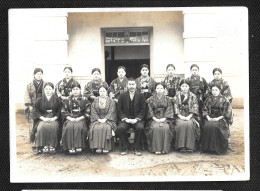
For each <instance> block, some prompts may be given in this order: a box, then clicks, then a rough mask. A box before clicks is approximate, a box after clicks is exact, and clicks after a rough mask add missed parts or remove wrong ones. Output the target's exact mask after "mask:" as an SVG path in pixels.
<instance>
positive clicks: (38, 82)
mask: <svg viewBox="0 0 260 191" xmlns="http://www.w3.org/2000/svg"><path fill="white" fill-rule="evenodd" d="M33 81H34V82H35V83H37V84H41V83H42V82H43V80H42V79H41V80H40V81H37V80H35V78H33Z"/></svg>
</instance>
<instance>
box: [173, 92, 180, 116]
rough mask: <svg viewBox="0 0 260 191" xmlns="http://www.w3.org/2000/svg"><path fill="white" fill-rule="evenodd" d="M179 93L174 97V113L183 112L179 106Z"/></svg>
mask: <svg viewBox="0 0 260 191" xmlns="http://www.w3.org/2000/svg"><path fill="white" fill-rule="evenodd" d="M178 95H179V94H177V95H176V96H174V98H173V107H174V108H173V109H174V114H175V115H179V114H181V113H180V108H179V99H178Z"/></svg>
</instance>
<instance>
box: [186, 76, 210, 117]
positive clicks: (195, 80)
mask: <svg viewBox="0 0 260 191" xmlns="http://www.w3.org/2000/svg"><path fill="white" fill-rule="evenodd" d="M187 80H188V81H189V82H190V91H191V92H192V93H194V94H195V95H196V96H197V100H198V103H199V117H200V116H201V114H202V107H203V102H204V101H205V99H206V97H207V94H208V91H209V87H208V83H207V81H206V80H205V79H204V78H203V77H201V76H191V77H189V78H187Z"/></svg>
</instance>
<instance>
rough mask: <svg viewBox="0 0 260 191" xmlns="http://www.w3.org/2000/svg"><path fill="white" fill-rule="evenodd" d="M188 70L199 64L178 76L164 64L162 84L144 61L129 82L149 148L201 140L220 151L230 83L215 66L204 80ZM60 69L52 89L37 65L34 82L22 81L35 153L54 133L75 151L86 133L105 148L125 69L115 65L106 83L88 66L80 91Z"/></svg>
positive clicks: (188, 145)
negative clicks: (141, 103)
mask: <svg viewBox="0 0 260 191" xmlns="http://www.w3.org/2000/svg"><path fill="white" fill-rule="evenodd" d="M194 70H195V71H196V72H198V70H199V67H198V66H196V65H195V66H192V67H191V71H192V74H193V75H192V76H191V77H190V78H188V79H186V80H181V79H180V78H178V77H176V76H174V71H175V67H174V65H172V64H170V65H168V66H167V72H168V76H167V77H166V78H165V80H164V81H163V83H155V81H154V80H153V79H152V78H151V77H149V76H148V72H149V70H148V66H147V65H143V66H142V69H141V74H142V75H141V77H140V78H138V79H136V80H135V83H136V86H137V90H138V91H140V92H141V93H142V94H143V96H144V97H145V99H146V100H147V101H146V102H147V107H148V108H147V115H146V119H145V121H146V125H145V129H144V132H145V134H146V137H147V144H148V149H149V151H151V152H154V153H155V154H161V153H168V152H169V151H170V145H171V143H172V140H174V148H175V149H178V150H180V151H182V152H192V151H193V150H195V149H196V143H199V141H200V139H201V150H202V151H216V152H217V153H219V154H221V153H225V152H226V150H227V147H228V138H229V123H230V120H231V112H232V110H231V104H230V101H232V96H231V93H230V88H229V86H228V85H227V83H226V82H225V81H223V80H222V79H221V77H219V76H221V75H220V74H221V73H222V71H221V70H220V69H218V68H217V69H214V70H213V75H214V77H215V76H218V77H215V79H214V80H213V81H212V82H210V83H209V85H208V84H207V83H206V81H205V79H204V78H201V77H200V76H198V73H197V74H196V75H195V74H194ZM64 73H65V76H66V77H65V78H64V79H63V80H62V81H60V82H59V83H58V84H57V85H56V88H55V89H54V85H53V84H52V83H45V82H43V81H42V79H41V76H42V74H43V71H42V69H39V68H37V69H35V71H34V82H33V83H32V84H28V86H27V90H26V94H25V105H26V106H27V107H28V109H27V113H29V111H31V112H30V113H31V115H28V119H29V118H30V117H32V119H33V127H34V128H33V130H34V133H35V144H36V147H37V148H38V152H39V153H41V152H54V151H55V148H57V146H58V145H59V139H60V138H61V139H62V145H63V149H64V150H68V151H69V152H70V153H75V152H81V151H82V149H84V148H86V138H88V140H89V144H90V148H91V149H96V152H98V153H100V152H103V153H108V152H109V151H110V150H111V148H112V142H111V141H112V140H111V138H112V136H113V135H115V132H116V130H117V109H116V103H117V102H118V99H119V96H120V94H122V93H123V92H126V91H128V87H127V86H128V80H127V79H126V77H125V74H126V71H125V68H124V67H119V68H118V78H117V79H115V80H114V81H112V83H111V85H110V88H109V87H108V85H107V84H106V82H104V81H102V80H101V78H100V74H101V72H100V70H99V69H97V68H96V69H93V70H92V74H93V76H94V78H93V81H91V82H89V83H88V84H87V85H86V87H85V88H84V95H81V87H80V84H79V83H78V82H77V81H76V80H74V79H73V78H72V77H71V73H72V68H70V67H66V68H65V69H64ZM68 76H69V78H67V77H68ZM31 87H33V88H31ZM29 88H31V89H33V91H29V90H31V89H29ZM41 90H42V91H41ZM54 91H55V93H54ZM108 95H109V96H108ZM166 95H167V96H166ZM224 95H225V96H224ZM36 98H37V101H36ZM229 100H230V101H229ZM203 103H204V104H203ZM201 117H202V119H205V120H203V123H201V121H202V120H201ZM61 127H62V128H61ZM201 130H202V132H201ZM34 133H32V135H33V134H34ZM61 133H62V134H61ZM201 134H202V136H200V135H201Z"/></svg>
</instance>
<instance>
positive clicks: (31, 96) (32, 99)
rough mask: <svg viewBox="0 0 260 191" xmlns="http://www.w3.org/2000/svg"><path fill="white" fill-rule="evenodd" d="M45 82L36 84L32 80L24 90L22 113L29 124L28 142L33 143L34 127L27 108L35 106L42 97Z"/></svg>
mask: <svg viewBox="0 0 260 191" xmlns="http://www.w3.org/2000/svg"><path fill="white" fill-rule="evenodd" d="M45 83H46V82H44V81H43V80H41V81H40V83H37V82H36V80H33V82H31V83H29V84H27V86H26V89H25V94H24V105H25V109H24V113H25V116H26V119H27V120H28V122H29V126H30V132H31V135H30V141H31V142H34V132H33V131H32V130H33V126H34V124H35V123H34V121H33V119H32V116H31V111H30V108H29V106H31V107H33V108H34V106H35V103H36V100H37V99H38V98H40V97H42V95H44V88H43V87H44V85H45Z"/></svg>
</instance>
